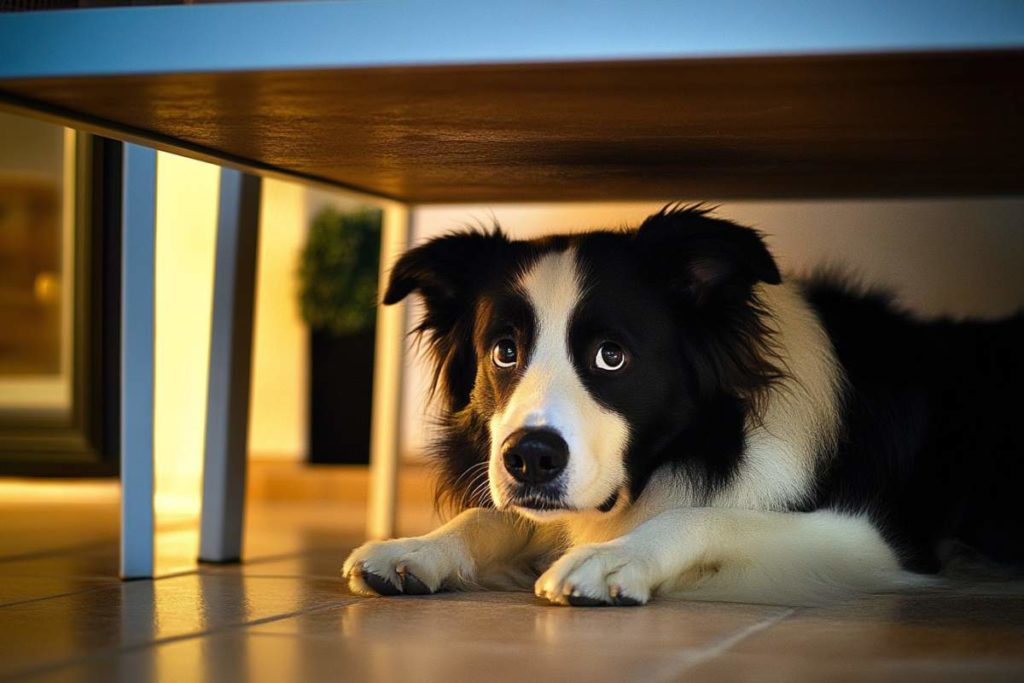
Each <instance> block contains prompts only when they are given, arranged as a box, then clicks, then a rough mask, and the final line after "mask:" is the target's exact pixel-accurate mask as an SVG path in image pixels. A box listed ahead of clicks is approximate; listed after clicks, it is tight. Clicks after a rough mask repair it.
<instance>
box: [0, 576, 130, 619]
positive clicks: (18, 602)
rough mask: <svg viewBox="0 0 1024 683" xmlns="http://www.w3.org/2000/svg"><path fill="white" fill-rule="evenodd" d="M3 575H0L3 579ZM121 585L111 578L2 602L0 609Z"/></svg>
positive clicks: (0, 613)
mask: <svg viewBox="0 0 1024 683" xmlns="http://www.w3.org/2000/svg"><path fill="white" fill-rule="evenodd" d="M2 579H3V577H0V580H2ZM118 585H120V582H118V581H117V579H111V580H110V582H109V583H100V584H99V585H96V586H92V587H91V588H83V589H81V590H76V591H67V592H64V593H54V594H52V595H40V596H38V597H35V598H25V599H24V600H15V601H14V602H4V603H0V610H3V609H7V608H8V607H18V606H20V605H28V604H31V603H33V602H42V601H44V600H53V599H54V598H66V597H68V596H70V595H82V594H83V593H95V592H96V591H101V590H105V589H108V588H112V587H114V586H118ZM0 616H4V613H3V612H0Z"/></svg>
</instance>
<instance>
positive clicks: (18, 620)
mask: <svg viewBox="0 0 1024 683" xmlns="http://www.w3.org/2000/svg"><path fill="white" fill-rule="evenodd" d="M353 599H354V597H353V596H352V595H350V594H349V593H347V592H346V591H345V590H344V589H343V587H342V586H341V584H340V582H338V581H325V580H320V579H294V578H263V577H244V576H240V575H237V574H236V575H187V576H180V577H173V578H167V579H161V580H158V581H132V582H126V583H123V584H120V585H117V586H114V587H111V588H104V589H100V590H95V591H89V592H81V593H76V594H72V595H68V596H64V597H58V598H51V599H48V600H41V601H35V602H29V603H22V604H19V605H14V606H9V607H6V608H3V609H0V643H3V645H2V648H3V650H4V655H3V656H2V657H0V676H2V675H4V674H12V673H19V672H25V671H30V670H36V669H40V668H45V667H48V666H53V665H54V664H56V663H59V662H61V661H65V660H76V659H79V658H82V657H95V656H97V655H98V654H101V653H103V652H104V651H112V650H113V649H115V648H119V647H129V648H130V647H135V646H139V645H144V644H146V643H150V642H153V641H157V640H162V639H168V638H176V637H182V636H187V635H194V634H198V633H204V632H208V631H215V630H218V629H224V628H229V627H232V626H237V625H240V624H245V623H250V622H253V621H258V620H261V619H267V618H273V617H278V616H281V615H288V614H294V613H296V612H300V611H302V610H306V609H311V608H317V607H323V606H326V605H341V604H344V603H346V602H349V601H352V600H353Z"/></svg>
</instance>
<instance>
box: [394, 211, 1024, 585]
mask: <svg viewBox="0 0 1024 683" xmlns="http://www.w3.org/2000/svg"><path fill="white" fill-rule="evenodd" d="M570 246H571V247H574V248H575V249H576V250H577V253H578V259H579V262H580V263H581V264H583V265H584V270H585V277H586V280H587V294H586V297H585V298H584V301H583V303H582V304H581V306H580V308H579V310H578V311H577V313H576V317H575V318H574V320H573V322H572V326H573V330H574V331H578V332H579V334H578V335H577V334H573V335H571V339H573V340H576V339H578V340H588V339H592V338H594V337H595V335H596V334H597V333H599V332H600V331H601V330H604V329H608V328H614V329H615V330H616V331H617V332H618V333H619V334H620V335H621V336H622V337H624V338H625V339H626V340H627V341H629V342H630V343H631V344H632V345H633V348H634V349H635V350H636V353H637V355H638V356H640V357H642V358H644V359H645V362H644V364H643V366H642V367H638V368H637V370H638V371H637V372H634V373H632V374H631V375H630V376H629V377H628V379H627V378H619V379H617V381H614V382H610V381H605V380H604V379H602V377H601V376H600V374H599V373H597V374H595V373H592V372H590V373H588V372H586V368H585V367H583V366H584V365H585V362H586V359H587V358H589V357H593V354H592V351H593V349H590V348H573V349H571V351H572V356H573V358H574V359H575V361H574V362H576V363H577V364H578V371H579V375H580V377H581V379H582V380H583V382H584V384H585V386H586V388H587V390H588V392H589V393H591V394H592V395H593V396H594V397H595V398H596V399H597V400H598V402H600V403H601V404H603V405H605V406H608V407H609V408H611V409H612V410H614V411H615V412H617V413H619V414H620V415H622V416H624V417H625V419H626V420H627V422H628V423H629V425H630V435H631V437H630V442H629V446H628V449H627V453H626V454H625V459H626V469H627V472H628V486H629V494H630V496H631V498H632V499H634V500H635V499H637V498H638V497H639V496H640V495H641V494H642V492H643V490H644V488H645V486H646V484H647V482H648V480H649V478H650V477H651V475H652V473H653V472H654V471H655V470H656V469H658V468H659V467H661V466H662V465H664V464H672V465H674V466H676V467H678V468H683V469H685V470H686V471H687V473H688V474H689V476H690V478H691V480H692V481H694V482H695V485H696V486H697V488H698V490H699V491H700V492H702V496H703V498H704V499H709V498H710V497H711V496H712V495H713V494H714V492H715V491H717V490H719V489H720V488H721V487H723V486H725V485H726V484H727V483H728V482H729V481H730V480H731V478H732V477H733V475H734V473H735V472H736V470H737V468H738V467H739V466H740V465H741V463H742V458H743V453H744V444H745V438H746V433H745V425H747V424H748V423H749V421H750V420H751V419H753V420H755V421H756V419H757V416H758V414H759V412H760V411H761V410H762V409H763V400H764V398H765V396H766V391H767V389H768V388H770V387H771V386H772V385H773V384H774V383H776V382H777V381H779V380H780V379H782V378H783V377H784V376H785V373H786V368H785V367H784V364H782V363H780V362H779V359H778V357H777V356H776V354H775V351H774V348H773V335H772V332H771V329H770V327H769V326H768V325H767V323H766V320H765V311H764V310H763V309H762V305H761V302H760V301H759V300H758V297H757V293H756V292H757V288H756V285H759V284H762V283H763V284H766V285H772V284H776V283H779V282H780V281H781V276H780V274H779V271H778V269H777V267H776V265H775V262H774V260H773V259H772V257H771V255H770V254H769V252H768V250H767V248H766V247H765V245H764V243H763V241H762V239H761V237H760V235H759V234H758V233H756V232H755V231H754V230H751V229H749V228H744V227H741V226H738V225H735V224H733V223H731V222H729V221H726V220H721V219H718V218H714V217H712V216H710V215H708V212H707V211H705V210H702V209H699V208H679V207H675V206H672V207H667V208H666V209H665V210H663V211H662V212H661V213H659V214H656V215H654V216H651V217H650V218H648V219H647V220H646V221H645V222H644V223H643V225H641V226H640V228H639V229H638V230H632V231H626V230H624V231H600V232H592V233H585V234H578V235H563V236H557V237H550V238H544V239H540V240H533V241H513V240H510V239H509V238H508V237H507V236H506V235H505V234H504V233H503V232H502V231H501V230H500V229H499V228H496V229H494V230H493V231H492V232H489V233H481V232H463V233H455V234H450V235H448V236H445V237H443V238H440V239H436V240H433V241H431V242H429V243H427V244H425V245H423V246H421V247H419V248H417V249H414V250H412V251H410V252H409V253H407V254H406V255H405V256H404V257H403V258H402V259H401V260H400V262H399V263H398V264H397V266H396V268H395V269H394V271H393V274H392V277H391V282H390V286H389V288H388V291H387V293H386V295H385V297H384V302H385V303H388V304H390V303H395V302H397V301H400V300H401V299H403V298H404V297H406V296H407V295H408V294H409V293H411V292H413V291H418V292H419V293H420V294H422V296H423V298H424V302H425V315H424V317H423V319H422V321H421V322H420V325H419V327H418V331H419V332H420V333H421V334H423V335H425V337H426V340H427V343H428V344H429V349H430V351H431V354H432V357H433V360H434V363H435V370H436V375H435V383H434V384H435V390H436V391H437V392H439V394H440V398H441V399H442V404H443V409H444V411H443V415H442V418H441V420H442V422H441V431H440V434H441V435H440V438H439V440H438V442H437V444H436V445H435V449H434V450H435V453H436V456H437V460H438V463H439V464H440V468H441V475H442V476H441V484H440V492H441V493H442V495H443V496H445V497H446V498H447V499H448V501H449V502H450V503H451V504H452V505H453V507H454V508H456V509H461V508H466V507H474V506H483V507H486V506H488V505H490V504H491V503H490V498H489V494H488V492H487V487H486V478H487V471H486V466H485V465H484V463H486V462H487V459H488V453H489V449H490V441H489V439H490V437H489V434H488V427H487V420H488V418H489V417H490V416H491V415H492V414H493V413H494V412H495V410H497V409H498V408H499V407H500V406H501V405H503V402H504V401H506V400H507V397H508V395H509V393H510V392H511V389H512V388H514V381H515V379H514V377H513V376H502V375H499V374H497V373H496V372H495V368H494V367H493V365H492V364H491V363H490V356H489V351H490V349H491V347H492V346H493V342H494V339H495V337H496V335H499V334H508V330H514V331H515V332H514V333H515V334H516V335H519V337H520V346H521V347H522V348H529V347H530V339H529V336H530V334H531V329H533V328H532V326H533V324H534V321H533V320H532V317H531V316H532V314H531V311H530V310H529V308H528V307H524V306H523V305H522V304H521V297H520V296H518V295H517V292H516V291H515V280H516V277H517V276H518V275H519V274H521V273H522V272H523V271H524V270H526V269H527V268H528V267H529V266H530V264H531V263H533V262H534V261H535V260H536V259H538V258H539V257H540V256H541V255H543V254H545V253H549V252H552V251H562V250H565V249H566V248H568V247H570ZM802 287H803V292H804V295H805V297H806V299H807V301H808V302H809V303H810V304H811V306H812V307H813V309H814V310H815V311H816V312H817V314H818V316H819V317H820V320H821V323H822V325H823V326H824V328H825V330H826V331H827V334H828V336H829V337H830V339H831V343H832V345H833V347H834V350H835V353H836V356H837V358H838V361H839V363H840V365H841V367H842V371H843V373H844V374H845V378H844V380H845V381H844V383H843V386H842V387H841V388H839V389H838V390H839V391H841V392H842V396H841V406H842V408H841V416H840V417H841V430H840V435H839V439H838V443H837V444H836V445H833V444H832V442H828V441H827V442H826V443H828V444H829V445H828V446H827V448H829V449H830V451H831V452H828V453H822V454H821V455H822V457H820V458H819V461H820V462H821V463H823V464H822V465H821V466H820V467H819V471H818V472H817V473H816V477H815V482H814V485H813V486H812V488H811V490H808V491H806V492H805V495H804V496H803V497H802V498H800V499H799V500H793V501H790V503H789V509H791V510H794V511H797V510H813V509H819V508H832V509H837V510H840V511H844V512H850V513H854V514H866V515H868V516H869V517H870V518H871V520H872V522H873V523H874V524H875V525H876V526H877V527H878V528H879V529H880V530H881V532H882V533H883V535H884V537H885V538H886V540H887V542H888V543H889V544H890V545H892V546H893V547H894V548H895V549H896V551H897V553H898V554H899V556H900V558H901V559H902V561H903V563H904V565H905V566H906V567H907V568H909V569H913V570H916V571H922V572H931V571H935V570H937V569H939V568H940V565H941V562H942V559H943V555H944V553H945V550H946V548H947V547H948V545H949V542H950V541H954V542H956V543H957V544H959V545H966V546H970V547H972V548H974V549H976V550H978V551H979V552H981V553H983V554H984V555H986V556H988V557H991V558H993V559H996V560H999V561H1003V562H1008V563H1013V564H1018V565H1019V564H1024V543H1022V537H1024V534H1022V531H1021V529H1022V524H1024V514H1022V512H1021V505H1020V504H1019V502H1018V500H1017V495H1019V494H1018V489H1019V487H1020V486H1021V485H1022V484H1024V476H1022V475H1024V436H1022V430H1021V426H1020V425H1021V415H1020V413H1021V412H1022V410H1024V401H1022V400H1021V398H1020V394H1019V391H1020V389H1019V384H1020V382H1021V381H1022V379H1024V355H1022V350H1024V315H1021V314H1018V315H1016V316H1015V317H1013V318H1011V319H1008V320H1004V321H1000V322H980V321H963V322H953V321H948V320H938V321H923V320H919V319H917V318H916V317H914V316H913V315H911V314H909V313H907V312H905V311H902V310H900V309H899V308H898V307H897V306H896V305H895V304H894V303H893V301H892V300H891V298H890V297H888V296H887V295H885V294H881V293H877V292H871V291H860V290H859V289H858V288H857V287H852V286H849V285H847V284H846V283H845V282H844V281H843V279H842V278H837V277H834V276H817V277H812V278H810V279H808V280H807V281H806V282H804V283H803V285H802ZM517 302H520V303H517ZM494 326H499V327H500V328H501V329H493V327H494ZM579 343H581V344H582V343H584V342H583V341H581V342H579Z"/></svg>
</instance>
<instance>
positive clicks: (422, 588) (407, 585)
mask: <svg viewBox="0 0 1024 683" xmlns="http://www.w3.org/2000/svg"><path fill="white" fill-rule="evenodd" d="M400 576H401V578H402V592H403V593H405V594H406V595H432V594H433V592H434V591H432V590H430V588H428V587H427V584H425V583H423V582H422V581H420V580H419V579H418V578H416V575H415V574H410V573H409V572H405V573H403V574H401V575H400Z"/></svg>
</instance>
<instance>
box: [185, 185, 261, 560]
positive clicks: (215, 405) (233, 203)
mask: <svg viewBox="0 0 1024 683" xmlns="http://www.w3.org/2000/svg"><path fill="white" fill-rule="evenodd" d="M259 211H260V179H259V177H257V176H253V175H248V174H246V173H242V172H241V171H236V170H233V169H228V168H223V169H221V174H220V202H219V207H218V217H217V252H216V262H215V267H214V278H213V320H212V324H211V326H210V368H209V387H208V393H207V404H206V445H205V454H204V457H203V507H202V520H201V528H200V537H199V559H200V561H202V562H237V561H238V560H240V559H241V556H242V530H243V521H244V514H245V476H246V458H247V451H248V448H247V446H248V436H249V389H250V368H251V365H252V331H253V302H254V298H255V288H256V258H257V247H258V242H259Z"/></svg>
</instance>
